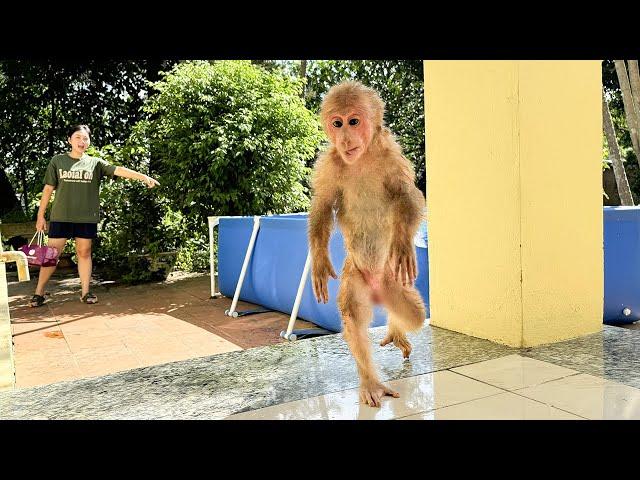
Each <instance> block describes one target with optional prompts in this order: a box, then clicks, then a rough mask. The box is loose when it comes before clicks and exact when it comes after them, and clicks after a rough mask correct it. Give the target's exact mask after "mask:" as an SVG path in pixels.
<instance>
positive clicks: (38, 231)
mask: <svg viewBox="0 0 640 480" xmlns="http://www.w3.org/2000/svg"><path fill="white" fill-rule="evenodd" d="M39 233H40V230H36V233H34V234H33V237H31V241H29V243H28V245H29V246H31V244H32V243H33V239H34V238H36V235H38V234H39ZM39 239H40V236H39V235H38V240H39ZM36 241H37V240H36Z"/></svg>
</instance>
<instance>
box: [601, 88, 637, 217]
mask: <svg viewBox="0 0 640 480" xmlns="http://www.w3.org/2000/svg"><path fill="white" fill-rule="evenodd" d="M602 119H603V126H604V132H605V135H606V138H607V145H608V147H609V158H610V159H611V162H612V164H613V173H614V176H615V179H616V185H617V186H618V194H619V195H620V200H621V202H622V205H629V206H632V205H633V196H632V195H631V189H630V188H629V183H628V181H627V174H626V173H625V171H624V165H623V164H622V161H621V160H620V149H619V148H618V140H617V139H616V134H615V130H614V127H613V121H612V120H611V113H610V112H609V105H608V104H607V99H606V98H605V96H604V92H603V94H602Z"/></svg>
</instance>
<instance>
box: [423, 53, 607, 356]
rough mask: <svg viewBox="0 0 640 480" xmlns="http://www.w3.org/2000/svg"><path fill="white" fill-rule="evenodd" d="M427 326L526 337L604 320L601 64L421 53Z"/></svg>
mask: <svg viewBox="0 0 640 480" xmlns="http://www.w3.org/2000/svg"><path fill="white" fill-rule="evenodd" d="M424 72H425V108H426V120H425V121H426V145H427V152H426V156H427V165H426V172H427V215H428V219H427V221H428V227H429V289H430V291H429V297H430V312H431V315H430V317H431V319H430V321H431V325H435V326H438V327H443V328H447V329H450V330H455V331H457V332H461V333H465V334H468V335H473V336H476V337H480V338H486V339H489V340H492V341H495V342H498V343H502V344H506V345H510V346H514V347H526V346H534V345H539V344H543V343H550V342H555V341H560V340H564V339H567V338H572V337H578V336H581V335H586V334H590V333H594V332H597V331H599V330H600V329H601V328H602V309H603V294H604V285H603V276H604V272H603V243H602V242H603V237H602V234H603V233H602V228H603V227H602V171H601V157H602V110H601V105H602V99H601V88H602V80H601V62H600V61H425V62H424Z"/></svg>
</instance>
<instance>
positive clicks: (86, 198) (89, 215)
mask: <svg viewBox="0 0 640 480" xmlns="http://www.w3.org/2000/svg"><path fill="white" fill-rule="evenodd" d="M115 170H116V167H115V166H114V165H110V164H109V163H107V162H105V161H104V160H102V159H100V158H95V157H90V156H89V155H83V156H82V158H79V159H77V158H72V157H70V156H69V155H68V154H66V153H63V154H61V155H56V156H55V157H53V158H52V159H51V161H50V162H49V166H48V167H47V173H46V174H45V176H44V183H46V184H47V185H52V186H54V187H55V189H56V196H55V199H54V200H53V206H52V207H51V217H50V218H49V220H51V221H52V222H76V223H98V220H99V219H100V180H101V179H102V177H104V176H109V177H113V173H114V172H115Z"/></svg>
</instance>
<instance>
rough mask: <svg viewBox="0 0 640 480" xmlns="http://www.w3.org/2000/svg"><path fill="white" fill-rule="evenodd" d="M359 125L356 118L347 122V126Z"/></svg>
mask: <svg viewBox="0 0 640 480" xmlns="http://www.w3.org/2000/svg"><path fill="white" fill-rule="evenodd" d="M359 123H360V120H358V119H357V118H352V119H351V120H349V125H353V126H355V125H358V124H359Z"/></svg>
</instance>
